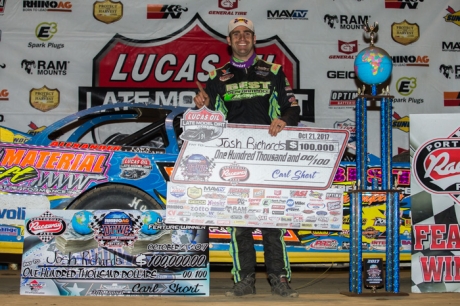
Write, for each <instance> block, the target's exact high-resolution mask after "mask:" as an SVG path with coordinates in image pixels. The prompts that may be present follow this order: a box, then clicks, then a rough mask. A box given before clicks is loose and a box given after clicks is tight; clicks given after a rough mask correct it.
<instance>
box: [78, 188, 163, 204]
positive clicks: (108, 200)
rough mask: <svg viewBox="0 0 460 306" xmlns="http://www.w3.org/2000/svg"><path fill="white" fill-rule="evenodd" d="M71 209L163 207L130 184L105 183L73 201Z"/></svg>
mask: <svg viewBox="0 0 460 306" xmlns="http://www.w3.org/2000/svg"><path fill="white" fill-rule="evenodd" d="M69 209H136V210H155V209H158V210H159V209H163V208H162V207H161V205H160V204H159V203H158V202H157V201H155V199H153V198H152V197H151V196H149V195H148V194H147V193H145V192H143V191H141V190H139V189H136V188H134V187H130V186H124V185H104V186H100V187H96V188H94V189H92V190H90V191H88V192H86V193H85V194H84V195H83V196H81V197H79V198H78V199H76V200H75V202H73V203H72V204H71V205H70V207H69Z"/></svg>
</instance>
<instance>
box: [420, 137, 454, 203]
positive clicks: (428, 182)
mask: <svg viewBox="0 0 460 306" xmlns="http://www.w3.org/2000/svg"><path fill="white" fill-rule="evenodd" d="M458 131H460V129H459V130H457V131H456V133H454V134H452V136H451V137H449V138H436V139H432V140H429V141H428V142H426V143H424V144H423V145H422V146H420V148H419V149H418V150H417V151H416V152H415V154H414V161H413V163H412V171H413V173H414V174H415V178H416V179H417V182H418V183H419V184H420V186H421V187H422V188H423V189H425V190H426V191H427V192H429V193H432V194H448V195H450V196H451V197H452V198H454V199H455V200H456V202H458V203H459V204H460V199H459V198H458V197H459V196H460V140H459V138H458V136H456V134H457V133H458Z"/></svg>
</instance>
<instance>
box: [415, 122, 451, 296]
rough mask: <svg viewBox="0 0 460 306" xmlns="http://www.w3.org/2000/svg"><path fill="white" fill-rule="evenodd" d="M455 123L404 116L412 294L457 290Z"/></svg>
mask: <svg viewBox="0 0 460 306" xmlns="http://www.w3.org/2000/svg"><path fill="white" fill-rule="evenodd" d="M459 122H460V115H459V114H451V115H447V114H443V115H441V114H433V115H411V116H410V124H411V131H410V143H411V148H414V150H415V152H414V154H413V160H412V169H411V175H412V178H411V193H412V196H411V202H412V209H411V211H412V224H413V229H412V235H413V238H412V241H413V243H412V263H411V266H412V269H411V273H412V283H413V284H414V285H413V286H412V292H459V291H460V273H459V271H460V197H459V196H460V167H459V165H460V138H459V137H460V125H459ZM427 126H430V128H427Z"/></svg>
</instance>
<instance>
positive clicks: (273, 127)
mask: <svg viewBox="0 0 460 306" xmlns="http://www.w3.org/2000/svg"><path fill="white" fill-rule="evenodd" d="M285 126H286V122H284V121H283V120H281V119H278V118H276V119H275V120H273V121H272V123H271V124H270V127H269V128H268V133H269V134H270V135H272V136H276V135H278V133H279V132H281V131H282V130H283V129H284V127H285Z"/></svg>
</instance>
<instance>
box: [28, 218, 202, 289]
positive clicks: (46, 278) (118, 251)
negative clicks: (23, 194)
mask: <svg viewBox="0 0 460 306" xmlns="http://www.w3.org/2000/svg"><path fill="white" fill-rule="evenodd" d="M165 220H166V216H165V211H153V210H150V211H137V210H128V211H120V210H99V211H93V210H80V211H79V210H67V211H61V210H53V211H50V210H40V209H31V210H28V211H27V214H26V219H25V239H24V240H25V244H24V245H25V247H24V253H23V261H22V267H21V285H20V294H22V295H41V296H43V295H54V296H209V248H208V247H209V241H208V231H207V229H206V227H204V226H191V225H167V224H165Z"/></svg>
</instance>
